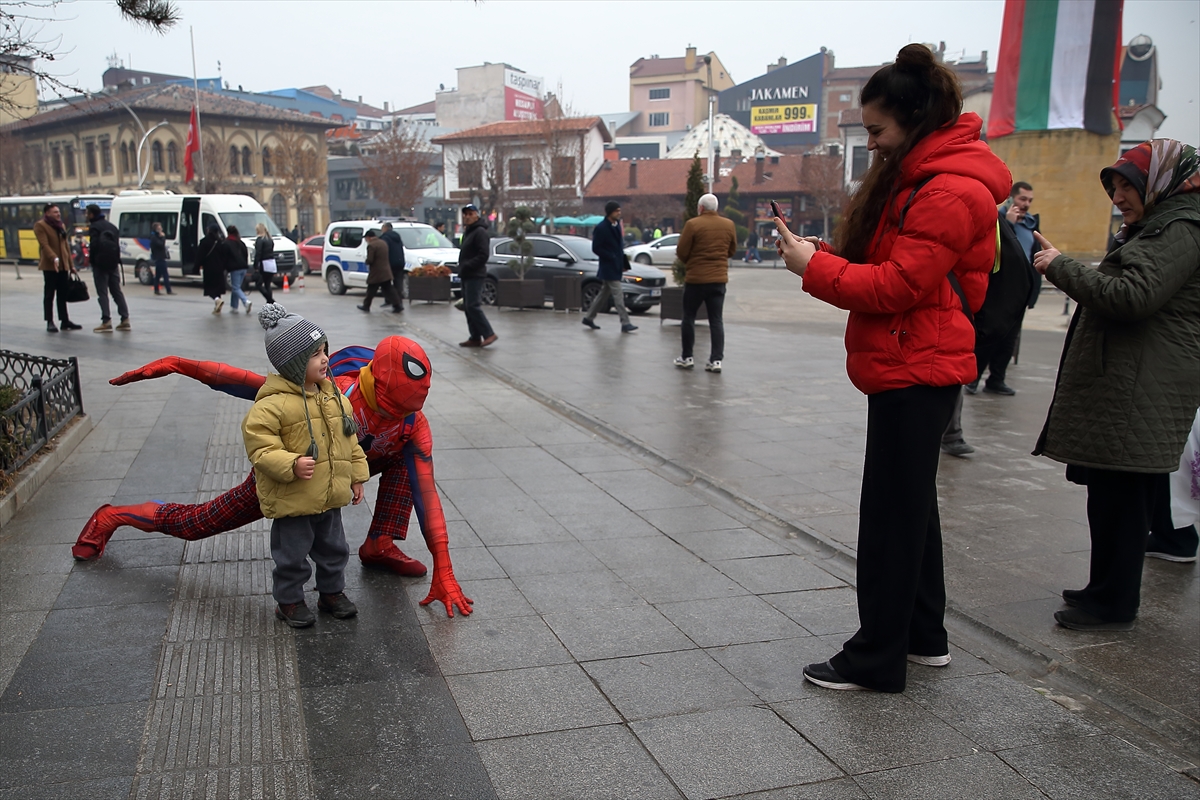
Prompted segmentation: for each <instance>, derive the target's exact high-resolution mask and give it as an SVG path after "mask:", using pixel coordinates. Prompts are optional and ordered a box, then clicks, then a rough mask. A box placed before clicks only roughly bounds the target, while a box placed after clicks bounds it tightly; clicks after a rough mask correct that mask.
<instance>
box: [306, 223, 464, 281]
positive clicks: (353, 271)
mask: <svg viewBox="0 0 1200 800" xmlns="http://www.w3.org/2000/svg"><path fill="white" fill-rule="evenodd" d="M381 225H383V223H382V222H380V221H379V220H377V219H357V220H346V221H344V222H334V223H331V224H330V225H329V227H328V228H326V230H325V245H324V247H323V248H322V254H321V277H322V278H323V279H324V281H325V286H326V287H327V288H328V289H329V293H330V294H345V293H346V290H347V289H351V288H366V286H367V262H366V259H367V242H366V240H365V238H364V236H365V234H366V232H367V231H369V230H371V229H372V228H374V229H376V230H379V229H380V226H381ZM392 228H393V229H394V230H395V231H396V232H397V233H399V234H400V239H401V240H402V241H403V242H404V261H405V264H404V268H405V271H406V272H407V271H408V270H411V269H414V268H416V267H423V266H429V265H442V266H446V267H449V268H450V269H452V270H457V268H458V248H457V247H455V246H454V245H453V244H451V243H450V240H449V239H447V238H446V237H445V236H443V235H442V234H440V233H438V232H437V230H436V229H435V228H433V227H432V226H430V225H426V224H425V223H423V222H406V221H403V220H402V221H398V222H392ZM394 277H395V279H396V285H397V286H399V287H400V288H401V291H403V289H404V287H403V283H404V280H405V277H406V276H401V275H396V276H394ZM455 278H457V272H456V274H455Z"/></svg>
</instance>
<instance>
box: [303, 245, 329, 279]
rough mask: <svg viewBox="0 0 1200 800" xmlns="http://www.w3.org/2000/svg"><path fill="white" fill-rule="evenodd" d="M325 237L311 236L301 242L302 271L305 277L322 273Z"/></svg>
mask: <svg viewBox="0 0 1200 800" xmlns="http://www.w3.org/2000/svg"><path fill="white" fill-rule="evenodd" d="M324 249H325V237H324V236H310V237H308V238H307V239H305V240H304V241H302V242H300V271H301V272H302V273H304V274H305V275H311V274H312V273H314V272H320V270H321V263H322V262H323V261H324V260H325V258H324Z"/></svg>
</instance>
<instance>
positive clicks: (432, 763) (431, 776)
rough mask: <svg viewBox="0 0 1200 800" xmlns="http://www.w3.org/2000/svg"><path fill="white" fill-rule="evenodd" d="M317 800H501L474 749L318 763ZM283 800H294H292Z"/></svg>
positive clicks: (376, 755) (458, 747)
mask: <svg viewBox="0 0 1200 800" xmlns="http://www.w3.org/2000/svg"><path fill="white" fill-rule="evenodd" d="M312 783H313V786H314V789H315V792H314V796H315V797H316V798H320V800H361V798H366V797H378V798H388V799H389V800H429V798H434V797H438V798H441V797H445V798H450V797H466V798H471V800H476V799H477V800H492V798H495V797H496V793H495V792H494V791H493V789H492V786H491V782H490V780H489V778H488V773H487V771H486V770H485V769H484V767H483V764H481V763H480V761H479V757H478V755H477V754H476V752H475V748H474V747H472V746H471V745H470V744H457V745H450V746H446V747H431V748H418V749H412V750H407V751H405V752H404V753H403V754H399V753H396V752H387V753H363V754H354V755H349V756H338V757H336V758H319V759H314V761H313V762H312ZM281 800H291V799H290V798H288V797H286V796H285V797H284V798H281Z"/></svg>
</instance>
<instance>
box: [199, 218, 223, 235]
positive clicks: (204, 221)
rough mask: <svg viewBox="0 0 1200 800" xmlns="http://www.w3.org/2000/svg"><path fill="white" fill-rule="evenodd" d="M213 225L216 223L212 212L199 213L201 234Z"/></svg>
mask: <svg viewBox="0 0 1200 800" xmlns="http://www.w3.org/2000/svg"><path fill="white" fill-rule="evenodd" d="M213 225H217V218H216V217H214V216H213V215H212V214H201V215H200V233H201V235H203V234H206V233H208V229H209V228H211V227H212V226H213ZM217 227H218V228H220V227H221V226H220V225H217Z"/></svg>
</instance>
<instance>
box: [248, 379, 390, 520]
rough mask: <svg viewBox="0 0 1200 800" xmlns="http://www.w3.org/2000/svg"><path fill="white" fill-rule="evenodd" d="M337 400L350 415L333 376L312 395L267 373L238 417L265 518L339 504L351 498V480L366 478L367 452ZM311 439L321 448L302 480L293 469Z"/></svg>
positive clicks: (318, 510)
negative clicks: (348, 429)
mask: <svg viewBox="0 0 1200 800" xmlns="http://www.w3.org/2000/svg"><path fill="white" fill-rule="evenodd" d="M305 403H307V404H308V415H309V418H310V419H311V420H312V435H313V439H312V440H310V439H309V436H308V423H307V421H306V420H305V417H304V404H305ZM339 404H341V409H345V412H346V416H347V417H351V418H352V414H353V411H352V409H351V408H350V401H349V400H347V399H346V398H345V397H342V395H341V393H340V392H338V390H337V387H336V386H334V385H333V382H332V381H329V380H324V381H321V384H320V386H319V387H318V389H317V391H316V393H315V394H307V393H305V392H304V391H303V390H302V389H301V388H300V387H299V386H297V385H296V384H294V383H292V382H291V381H289V380H287V379H286V378H284V377H283V376H282V375H275V374H271V375H268V376H267V382H266V383H264V384H263V387H262V388H261V389H259V390H258V395H257V396H256V397H255V398H254V407H253V408H251V409H250V413H249V414H247V415H246V419H245V420H243V422H242V437H243V438H244V439H245V441H246V455H248V456H249V457H250V463H251V464H253V465H254V479H255V481H256V482H257V483H258V503H259V506H260V507H261V508H262V513H263V516H264V517H267V518H268V519H278V518H279V517H302V516H307V515H311V514H321V513H323V512H325V511H328V510H330V509H333V508H341V507H342V506H344V505H346V504H347V503H349V502H350V499H351V496H352V495H351V491H350V486H351V484H355V483H366V482H367V479H368V478H369V477H370V473H369V472H368V470H367V457H366V455H364V454H363V451H362V448H361V447H359V446H358V438H357V437H356V436H354V435H351V436H346V435H345V433H344V432H343V429H342V412H341V410H340V409H339ZM314 440H315V441H316V443H317V448H318V450H319V452H318V453H317V459H316V460H317V463H316V469H315V470H314V471H313V476H312V478H310V479H309V480H306V481H302V480H300V479H299V478H297V477H296V473H295V472H293V471H292V468H293V466H294V465H295V463H296V459H298V458H300V457H301V456H303V455H304V454H305V453H307V452H308V446H309V443H310V441H314Z"/></svg>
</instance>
